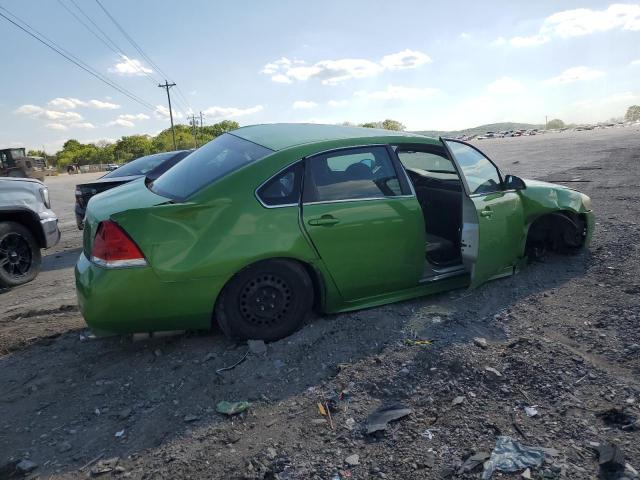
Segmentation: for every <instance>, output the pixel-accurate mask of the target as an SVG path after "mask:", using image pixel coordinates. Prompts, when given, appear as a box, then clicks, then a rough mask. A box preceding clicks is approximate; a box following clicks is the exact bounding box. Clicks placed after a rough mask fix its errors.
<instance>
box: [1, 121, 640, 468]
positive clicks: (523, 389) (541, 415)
mask: <svg viewBox="0 0 640 480" xmlns="http://www.w3.org/2000/svg"><path fill="white" fill-rule="evenodd" d="M477 144H478V146H479V147H480V148H482V149H483V150H485V151H486V152H487V153H489V154H490V155H491V156H492V158H493V159H494V160H495V161H496V162H497V163H498V164H499V165H500V166H501V168H502V169H503V170H504V171H506V172H509V173H515V174H519V175H522V176H527V177H529V178H531V177H533V178H541V179H552V180H556V181H558V180H563V181H564V180H580V182H579V183H571V186H573V187H576V188H579V189H580V190H582V191H584V192H585V193H587V194H589V195H590V196H591V197H592V200H593V205H594V209H595V210H596V215H597V219H598V220H597V221H598V224H597V227H596V233H595V237H594V241H593V244H592V246H591V248H590V249H589V250H588V251H584V252H582V253H580V254H578V255H574V256H569V257H564V256H550V257H548V258H546V259H545V260H544V261H543V262H540V263H535V264H532V265H530V266H529V267H528V268H526V269H524V270H523V271H522V272H521V273H520V274H518V275H516V276H514V277H511V278H507V279H503V280H498V281H494V282H491V283H489V284H486V285H484V286H482V287H480V288H479V289H476V290H473V291H467V290H457V291H453V292H449V293H446V294H442V295H437V296H432V297H425V298H421V299H417V300H413V301H408V302H403V303H399V304H394V305H387V306H384V307H380V308H375V309H370V310H364V311H358V312H354V313H350V314H343V315H335V316H326V317H320V318H313V319H311V320H310V321H309V322H308V324H307V325H306V326H305V327H304V328H303V329H302V330H301V331H299V332H297V333H296V334H294V335H292V336H291V337H288V338H286V339H283V340H281V341H278V342H274V343H271V344H269V345H268V346H267V350H266V353H264V354H262V353H249V354H248V355H247V357H246V359H245V360H244V361H243V362H242V363H240V364H239V365H238V366H236V367H235V368H233V369H230V370H226V371H221V372H219V373H216V370H217V369H220V368H223V367H225V366H229V365H233V364H234V363H236V362H238V361H239V360H241V359H242V358H243V357H244V355H245V353H246V352H247V346H246V345H245V344H235V343H233V342H230V341H228V340H226V339H225V338H224V337H222V335H221V334H219V333H218V332H213V333H208V334H202V333H191V334H187V335H181V336H174V337H169V338H164V339H152V340H150V341H139V342H132V341H131V340H130V339H129V338H107V339H100V340H91V339H87V338H86V337H85V335H84V334H85V333H86V331H85V330H84V328H83V323H82V319H81V317H80V316H79V314H78V312H77V307H76V305H75V299H74V291H73V272H72V265H73V263H74V262H75V259H76V257H77V254H78V251H79V245H80V235H79V233H78V232H77V230H74V228H75V226H74V225H73V224H68V223H67V224H66V225H65V222H68V221H69V219H72V218H73V217H72V216H71V217H70V216H69V212H68V211H67V209H68V208H70V207H69V206H70V205H72V203H71V202H72V198H73V188H72V186H73V185H74V184H75V183H76V181H77V180H78V179H79V178H82V179H83V180H84V176H82V177H75V176H74V177H68V176H61V177H58V178H53V179H50V180H49V179H48V181H47V182H48V183H49V184H50V186H51V190H52V194H53V198H54V202H55V203H54V205H59V206H60V207H63V209H64V211H62V210H60V209H59V210H58V213H59V214H60V217H61V218H62V219H63V240H62V242H61V244H60V245H59V246H58V247H56V249H54V250H53V252H51V253H50V254H49V255H48V256H47V257H46V258H45V261H44V265H45V269H44V271H43V273H42V274H41V275H40V276H39V277H38V278H37V279H36V281H34V282H32V283H31V284H29V285H26V286H23V287H20V288H17V289H14V290H12V291H8V292H5V293H2V294H0V311H2V312H3V315H2V318H0V348H1V349H2V352H3V353H4V356H2V357H0V392H1V393H0V413H1V415H0V479H4V478H11V475H13V474H14V471H15V465H16V463H17V462H20V461H23V462H24V461H25V460H28V461H30V462H33V463H34V464H36V465H37V467H36V468H35V469H34V470H33V471H31V473H29V474H27V475H32V476H46V477H47V478H86V477H87V476H89V475H93V476H98V475H104V476H114V477H123V478H124V477H127V478H220V479H236V478H237V479H242V478H246V479H276V478H279V479H323V480H325V479H326V480H329V479H332V480H333V479H347V478H354V479H366V478H389V479H413V478H425V479H431V478H433V479H435V478H479V477H480V472H481V470H482V466H481V463H482V461H480V462H479V464H478V462H473V461H471V460H469V461H467V460H468V459H469V457H472V456H473V455H476V457H472V458H480V459H484V458H486V454H487V453H490V452H491V450H492V449H493V447H494V445H495V442H496V439H497V438H498V436H500V435H506V436H509V437H511V438H512V439H514V440H516V441H519V442H521V443H523V444H525V445H531V446H539V447H546V448H552V449H554V451H551V452H548V453H547V455H546V459H545V461H544V463H543V464H542V465H540V466H538V467H534V468H532V469H531V470H530V475H531V478H537V479H542V478H567V479H583V478H584V479H592V478H617V479H621V478H635V475H636V474H635V473H634V469H636V470H637V469H640V433H639V430H640V426H639V425H635V426H634V424H633V421H634V418H635V419H638V418H640V408H639V402H640V377H639V373H640V329H639V328H638V320H639V319H640V302H639V300H638V299H639V294H640V280H639V279H640V276H639V274H640V257H639V255H638V253H639V252H638V248H639V247H638V242H637V238H638V234H639V233H640V228H639V225H638V218H640V193H639V192H640V168H639V167H640V133H639V132H638V129H637V128H635V129H631V128H628V129H611V130H603V131H592V132H575V133H565V134H555V135H553V134H549V135H544V136H536V137H523V138H509V139H495V140H485V141H482V142H478V143H477ZM553 159H556V160H553ZM61 195H62V196H63V198H59V197H60V196H61ZM65 202H66V203H65ZM65 219H66V220H65ZM416 339H424V340H427V339H428V340H430V341H431V343H420V342H417V343H416V342H415V340H416ZM482 339H484V340H482ZM221 400H229V401H239V400H247V401H249V402H251V405H250V407H249V408H248V410H247V411H246V412H244V413H241V414H239V415H236V416H233V417H226V416H224V415H221V414H219V413H217V412H216V404H217V402H219V401H221ZM319 402H320V403H323V404H326V405H327V406H328V408H329V410H330V412H331V417H330V419H329V418H328V417H327V416H322V415H321V414H320V413H319V409H318V406H317V405H318V403H319ZM394 404H402V405H403V406H404V407H406V408H408V409H410V410H411V414H410V415H408V416H406V417H404V418H402V419H400V420H398V421H396V422H394V423H391V424H389V426H388V428H387V429H386V431H382V432H377V433H374V434H371V435H370V434H367V433H366V423H367V422H366V419H367V417H368V416H369V415H370V414H371V413H372V412H373V411H374V410H375V409H377V408H378V407H380V406H381V405H394ZM525 407H535V409H536V410H537V414H536V415H535V416H529V415H527V413H526V411H525ZM612 408H618V411H617V412H616V414H615V415H613V414H610V415H608V416H607V415H605V416H602V415H599V413H601V412H604V411H607V410H610V409H612ZM594 442H599V443H600V444H604V443H613V444H615V445H617V446H618V447H619V449H620V451H621V455H622V457H623V459H624V461H623V462H622V463H623V464H624V463H627V464H628V467H627V470H626V471H622V469H623V468H624V466H623V467H621V469H620V471H614V472H610V471H605V470H604V469H601V468H599V466H598V459H597V455H596V454H595V452H594V448H593V447H594ZM465 462H466V463H465ZM474 463H475V464H478V465H477V466H474ZM22 466H25V467H28V466H29V465H28V463H22ZM521 471H522V470H520V471H519V472H521ZM519 472H518V473H517V474H511V475H508V474H502V473H496V474H494V476H493V477H492V478H503V477H507V476H513V477H518V476H519ZM16 475H17V474H16Z"/></svg>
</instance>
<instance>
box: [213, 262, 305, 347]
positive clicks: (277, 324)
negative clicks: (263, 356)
mask: <svg viewBox="0 0 640 480" xmlns="http://www.w3.org/2000/svg"><path fill="white" fill-rule="evenodd" d="M312 305H313V284H312V282H311V279H310V278H309V275H308V274H307V272H306V271H305V269H304V268H303V267H302V265H300V264H298V263H296V262H294V261H289V260H280V259H277V260H266V261H262V262H259V263H256V264H254V265H251V266H249V267H247V268H245V269H244V270H242V271H240V272H239V273H237V274H236V275H235V276H234V277H233V278H232V279H231V280H230V281H229V283H227V285H226V286H225V287H224V289H223V290H222V293H221V294H220V297H219V298H218V302H217V304H216V309H215V319H216V321H217V322H218V325H219V326H220V329H221V330H222V331H223V332H224V334H225V335H226V336H227V337H229V338H232V339H241V340H246V339H252V340H265V341H273V340H278V339H280V338H283V337H286V336H287V335H290V334H291V333H293V332H295V331H296V330H297V329H298V328H300V326H301V325H302V323H303V322H304V320H305V318H306V316H307V315H308V313H309V311H310V310H311V306H312Z"/></svg>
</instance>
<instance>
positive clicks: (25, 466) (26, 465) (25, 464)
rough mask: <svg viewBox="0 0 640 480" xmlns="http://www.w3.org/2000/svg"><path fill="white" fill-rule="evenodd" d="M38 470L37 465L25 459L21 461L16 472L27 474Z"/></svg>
mask: <svg viewBox="0 0 640 480" xmlns="http://www.w3.org/2000/svg"><path fill="white" fill-rule="evenodd" d="M36 468H38V464H37V463H35V462H32V461H31V460H28V459H24V460H20V461H19V462H18V463H17V464H16V467H15V470H16V472H18V473H21V474H25V473H29V472H31V471H33V470H35V469H36Z"/></svg>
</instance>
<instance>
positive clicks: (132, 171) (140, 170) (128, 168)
mask: <svg viewBox="0 0 640 480" xmlns="http://www.w3.org/2000/svg"><path fill="white" fill-rule="evenodd" d="M175 155H176V152H165V153H156V154H154V155H147V156H146V157H140V158H138V159H136V160H133V161H131V162H129V163H125V164H124V165H123V166H121V167H120V168H118V169H116V170H114V171H113V172H110V173H107V174H106V175H105V176H104V177H103V178H116V177H128V176H131V175H146V174H147V172H150V171H151V170H153V169H154V168H156V167H157V166H159V165H161V164H162V163H164V162H166V161H167V160H170V159H171V158H173V157H174V156H175Z"/></svg>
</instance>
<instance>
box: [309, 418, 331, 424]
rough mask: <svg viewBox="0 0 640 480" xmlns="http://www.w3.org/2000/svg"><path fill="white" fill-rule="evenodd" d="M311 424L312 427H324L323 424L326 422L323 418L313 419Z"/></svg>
mask: <svg viewBox="0 0 640 480" xmlns="http://www.w3.org/2000/svg"><path fill="white" fill-rule="evenodd" d="M311 423H312V424H313V425H324V424H325V423H327V421H326V420H325V419H324V418H314V419H313V420H311Z"/></svg>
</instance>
